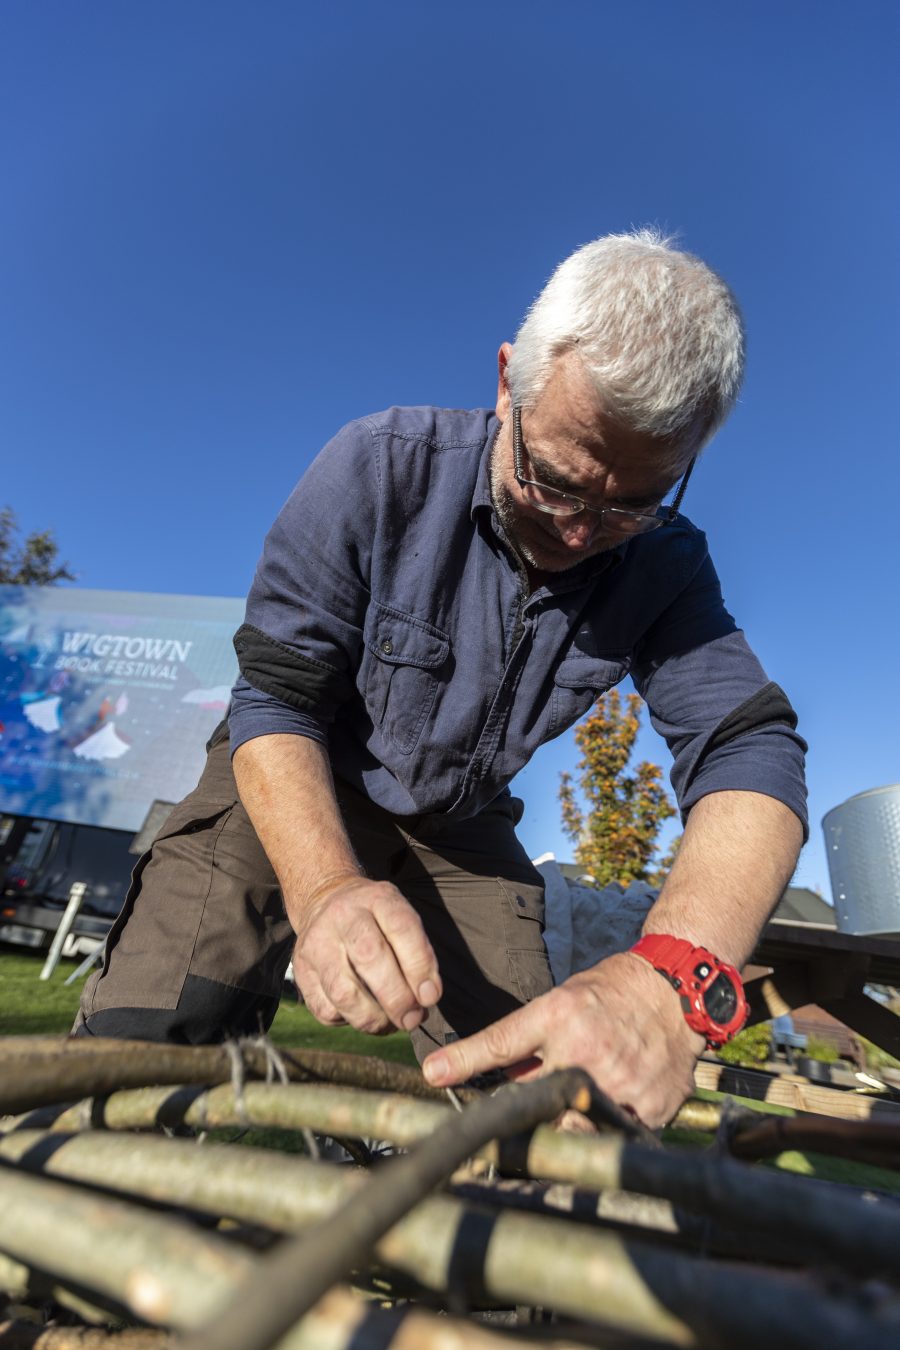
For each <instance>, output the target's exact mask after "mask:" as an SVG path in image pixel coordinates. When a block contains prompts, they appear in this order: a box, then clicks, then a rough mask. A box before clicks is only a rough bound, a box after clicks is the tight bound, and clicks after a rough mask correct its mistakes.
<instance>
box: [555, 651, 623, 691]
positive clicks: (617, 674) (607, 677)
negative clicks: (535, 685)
mask: <svg viewBox="0 0 900 1350" xmlns="http://www.w3.org/2000/svg"><path fill="white" fill-rule="evenodd" d="M630 665H631V658H630V657H628V656H622V657H616V658H606V657H600V656H587V655H586V654H584V653H582V652H579V653H578V654H577V655H575V656H567V657H566V659H565V660H564V661H561V662H560V663H559V666H558V667H557V670H556V674H555V675H554V677H553V678H554V681H555V682H556V684H559V685H562V687H563V688H564V689H594V690H596V691H597V692H600V691H602V690H606V689H611V688H612V687H613V685H614V684H618V683H619V681H620V680H622V679H624V678H625V676H626V675H627V674H628V669H629V667H630Z"/></svg>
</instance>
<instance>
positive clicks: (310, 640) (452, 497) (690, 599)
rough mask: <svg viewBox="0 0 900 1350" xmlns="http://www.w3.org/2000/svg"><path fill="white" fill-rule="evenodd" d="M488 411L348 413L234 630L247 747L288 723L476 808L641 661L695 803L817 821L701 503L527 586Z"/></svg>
mask: <svg viewBox="0 0 900 1350" xmlns="http://www.w3.org/2000/svg"><path fill="white" fill-rule="evenodd" d="M498 427H499V423H498V421H497V419H496V417H495V415H494V414H493V413H492V412H490V411H487V410H484V409H481V410H475V411H451V410H445V409H439V408H391V409H389V410H388V411H387V412H383V413H378V414H376V415H374V416H372V417H366V418H363V419H361V420H360V421H357V422H351V423H350V424H349V425H348V426H346V427H344V428H343V429H342V430H341V431H340V432H339V433H338V434H337V436H336V437H335V438H334V440H332V441H331V442H330V443H329V444H328V445H327V446H326V447H325V449H324V450H323V451H322V452H321V454H320V455H319V456H318V457H317V459H316V460H315V461H314V463H313V464H312V465H311V466H310V468H309V469H308V471H307V472H306V473H305V474H304V476H303V478H302V479H301V480H300V482H299V484H298V485H297V487H296V489H295V490H294V492H293V494H292V495H291V497H290V498H289V500H288V502H287V504H286V505H285V507H284V509H283V510H282V511H281V513H280V515H279V516H278V518H277V520H276V521H275V524H274V525H273V527H272V529H271V531H270V533H269V535H268V537H267V539H266V542H265V547H264V551H263V555H262V558H261V560H260V563H259V566H258V568H257V572H256V577H255V580H254V582H253V586H252V589H251V591H250V595H249V598H248V601H247V612H246V622H245V624H244V625H243V626H242V627H241V628H240V629H239V631H238V633H237V634H236V637H235V648H236V650H237V653H238V659H239V662H240V667H241V676H240V678H239V679H238V682H237V684H236V685H235V688H234V693H233V701H232V707H231V712H230V719H229V720H230V734H231V746H232V751H234V750H235V749H237V747H238V746H239V745H241V744H242V743H243V742H244V741H247V740H251V739H253V738H254V737H256V736H264V735H268V734H270V733H273V732H290V733H296V734H299V735H302V736H308V737H311V738H312V739H314V740H317V741H320V742H322V743H323V744H327V747H328V751H329V756H330V759H331V764H332V767H333V770H334V772H335V774H337V775H338V777H340V778H343V779H345V780H346V781H347V782H348V783H350V784H351V785H352V786H354V787H356V788H357V789H359V790H361V791H363V792H364V793H366V794H367V795H368V796H369V797H370V798H371V799H372V800H373V801H375V802H376V803H378V804H379V805H380V806H383V807H385V808H386V809H387V810H389V811H391V812H393V813H395V814H397V815H400V816H410V815H419V814H422V813H431V812H440V813H443V814H446V815H451V816H457V817H466V816H470V815H473V814H475V813H476V812H477V811H479V810H481V809H482V808H483V807H484V806H485V805H487V803H488V802H490V801H492V800H493V798H495V797H496V796H497V795H498V794H499V793H500V792H502V791H504V789H506V786H507V784H508V783H509V782H510V780H511V779H512V778H513V777H514V775H515V774H516V773H517V772H518V771H519V770H520V769H521V768H522V767H523V765H525V764H526V763H527V762H528V760H529V759H530V758H531V756H532V755H533V753H534V751H535V750H536V749H537V747H538V746H539V745H541V744H543V743H544V742H545V741H548V740H551V739H552V738H553V737H554V736H558V735H560V733H561V732H563V731H565V730H566V728H567V727H570V726H572V724H573V723H574V722H576V721H577V720H578V719H579V718H580V717H582V716H583V715H584V714H585V713H586V712H587V711H588V709H589V708H590V707H591V705H592V704H593V702H594V700H595V699H596V698H597V696H598V695H599V694H602V693H603V692H604V690H607V689H609V688H611V686H613V685H615V684H617V683H618V682H619V681H620V680H622V679H623V678H624V677H625V676H626V675H629V674H630V675H631V677H632V679H633V681H634V684H635V687H636V688H637V690H638V692H639V693H640V694H641V695H642V696H643V698H644V699H646V701H647V704H648V705H649V708H650V712H651V717H652V720H653V724H654V726H655V727H656V728H657V730H658V731H659V732H660V733H661V734H662V735H663V736H664V737H665V739H666V741H667V742H668V744H669V747H670V749H671V751H672V754H673V756H674V764H673V768H672V784H673V787H674V789H675V793H676V796H677V798H678V801H679V804H680V807H681V810H682V812H683V813H686V812H687V811H688V810H689V809H690V807H691V806H692V805H693V803H694V802H696V801H697V800H698V798H699V797H701V796H703V795H705V794H706V793H709V792H716V791H720V790H722V789H746V790H749V791H753V792H761V793H765V794H767V795H769V796H772V797H776V798H778V799H779V800H781V801H783V802H784V803H785V804H786V805H787V806H789V807H790V808H791V809H792V810H793V811H794V812H795V813H796V814H797V815H798V816H799V817H800V819H801V820H802V821H803V822H804V825H805V821H806V815H805V789H804V782H803V752H804V750H805V746H804V743H803V741H802V740H801V738H800V737H799V736H798V735H797V734H796V731H795V729H794V728H795V725H796V718H795V717H794V714H793V711H792V709H791V707H790V704H789V703H788V701H787V699H786V697H785V696H784V694H783V693H782V691H781V690H780V689H779V688H778V686H777V685H774V684H772V683H770V682H769V681H768V679H767V677H766V675H765V673H764V672H763V670H762V667H761V666H760V664H759V662H758V661H757V659H756V657H755V656H754V655H753V653H752V652H751V651H750V649H749V647H748V646H747V643H746V641H745V639H744V637H743V634H742V633H741V632H740V631H739V630H738V629H737V627H736V625H735V623H734V620H733V619H732V618H731V616H730V615H729V614H728V612H727V611H726V609H725V607H724V605H723V602H722V596H721V591H720V587H719V582H718V579H717V577H716V573H715V570H714V568H713V565H712V562H711V560H710V558H709V554H708V551H707V546H706V540H705V537H704V535H703V534H702V533H701V531H700V530H698V529H697V528H696V527H695V526H694V525H692V524H691V523H690V521H688V520H687V519H685V517H684V516H678V517H677V519H676V520H675V522H674V523H672V524H667V525H665V526H663V527H662V528H660V529H658V530H655V531H653V532H652V533H651V534H647V535H643V536H638V537H635V538H632V539H630V540H629V541H627V542H625V543H623V544H621V545H620V546H619V547H617V548H616V549H614V550H613V551H611V552H608V553H604V554H601V555H600V556H598V557H597V558H593V559H589V560H588V561H586V562H584V563H581V564H579V565H578V566H577V567H574V568H572V569H571V570H570V571H566V572H563V573H560V574H558V575H557V576H555V577H554V578H553V579H552V580H551V582H550V583H549V584H548V585H546V586H542V587H541V588H540V589H539V590H537V591H535V592H533V593H529V590H528V586H527V582H526V578H525V574H524V571H523V569H522V567H521V565H520V563H519V562H518V561H517V559H516V556H515V554H514V553H513V551H512V549H511V548H510V546H509V544H508V542H507V540H506V538H505V536H504V533H503V528H502V526H501V525H500V522H499V521H498V519H497V516H496V514H495V512H494V510H493V507H492V504H491V497H490V486H489V460H490V452H491V446H492V443H493V438H494V435H495V433H496V431H497V430H498Z"/></svg>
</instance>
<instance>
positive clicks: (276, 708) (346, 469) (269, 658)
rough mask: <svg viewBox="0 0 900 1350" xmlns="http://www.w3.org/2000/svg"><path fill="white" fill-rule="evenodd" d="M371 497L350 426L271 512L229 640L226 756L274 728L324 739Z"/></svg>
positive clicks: (360, 573)
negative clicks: (231, 669)
mask: <svg viewBox="0 0 900 1350" xmlns="http://www.w3.org/2000/svg"><path fill="white" fill-rule="evenodd" d="M377 494H378V463H377V452H376V448H375V445H374V443H373V438H372V436H371V433H370V431H369V430H368V428H367V426H366V424H365V423H361V422H355V423H351V424H350V425H349V426H347V427H344V428H343V429H342V430H341V431H340V432H339V433H338V435H337V436H336V437H335V438H334V440H332V441H331V442H329V444H328V445H327V446H326V447H325V449H324V450H323V451H322V452H321V454H320V455H319V456H318V457H317V458H316V460H315V461H314V462H313V464H312V465H311V466H310V468H309V469H308V471H307V472H306V473H305V474H304V476H303V478H302V479H301V480H300V482H299V484H298V485H297V487H296V488H295V490H294V491H293V493H292V494H291V496H290V497H289V499H288V501H287V502H286V504H285V506H284V507H283V509H282V510H281V512H280V513H279V515H278V517H277V519H276V521H275V523H274V525H273V526H272V529H271V530H270V531H269V534H268V535H267V537H266V541H265V545H264V548H263V554H262V557H261V559H260V561H259V565H258V566H257V569H256V575H255V577H254V581H253V585H252V587H251V590H250V594H249V596H248V599H247V610H246V616H245V621H244V623H243V624H242V625H241V627H240V628H239V629H238V631H237V633H236V634H235V638H234V646H235V651H236V653H237V657H238V665H239V668H240V675H239V678H238V680H237V682H236V684H235V686H234V689H233V691H232V704H231V710H230V713H229V729H230V736H231V751H232V754H233V753H234V751H235V750H236V749H237V748H238V746H239V745H242V744H243V743H244V742H245V741H248V740H252V739H254V738H255V737H257V736H265V735H272V734H278V733H288V734H294V735H301V736H308V737H310V738H311V739H313V740H317V741H320V742H322V743H325V742H326V741H327V736H328V727H329V726H330V724H331V723H332V722H333V721H334V718H335V716H336V715H337V712H338V709H339V708H340V707H341V705H342V704H343V703H344V702H346V701H347V700H348V699H349V698H350V697H351V696H352V694H353V692H354V689H355V679H356V672H357V669H358V666H359V660H360V653H361V649H362V630H363V622H364V617H365V610H366V606H367V604H368V597H369V572H370V566H371V549H372V542H373V532H374V528H375V509H376V503H377Z"/></svg>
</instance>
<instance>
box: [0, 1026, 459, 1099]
mask: <svg viewBox="0 0 900 1350" xmlns="http://www.w3.org/2000/svg"><path fill="white" fill-rule="evenodd" d="M240 1052H241V1058H242V1061H243V1064H244V1068H245V1070H246V1072H247V1075H248V1077H249V1076H255V1077H256V1078H265V1077H266V1076H267V1070H268V1071H269V1073H270V1072H271V1063H270V1061H269V1060H268V1059H267V1055H266V1050H265V1048H264V1047H263V1046H262V1045H261V1044H260V1043H258V1042H250V1043H247V1042H241V1045H240ZM278 1054H279V1056H280V1058H281V1060H282V1062H283V1064H284V1067H285V1069H286V1071H287V1074H288V1077H289V1078H291V1079H292V1080H294V1081H297V1082H304V1081H309V1080H316V1079H319V1080H322V1081H325V1082H338V1083H340V1082H343V1083H348V1084H351V1085H353V1086H356V1087H368V1088H375V1089H379V1090H385V1091H390V1092H403V1093H406V1094H407V1095H409V1096H414V1097H424V1098H428V1099H430V1100H432V1101H446V1095H445V1093H444V1092H442V1091H441V1090H440V1089H438V1088H431V1087H429V1086H428V1084H427V1083H426V1082H425V1080H424V1078H423V1077H422V1075H421V1073H420V1072H419V1070H418V1069H413V1068H410V1067H408V1066H407V1065H404V1064H391V1063H388V1062H387V1061H385V1060H381V1059H374V1058H369V1057H366V1056H363V1055H347V1054H335V1053H333V1052H332V1051H330V1050H302V1049H299V1050H283V1049H281V1048H279V1050H278ZM231 1078H232V1059H231V1057H230V1055H229V1053H228V1051H227V1050H226V1049H225V1048H224V1046H221V1045H154V1044H150V1043H149V1042H147V1041H119V1040H101V1039H99V1038H96V1037H95V1038H88V1037H83V1038H79V1039H73V1040H64V1039H62V1040H52V1041H50V1042H48V1040H47V1038H46V1037H43V1036H39V1037H31V1036H10V1037H7V1038H5V1039H3V1040H0V1114H3V1113H7V1114H9V1113H12V1112H16V1111H28V1110H31V1109H33V1108H34V1107H38V1106H47V1105H52V1104H53V1103H54V1102H67V1101H68V1102H71V1101H77V1100H79V1099H80V1098H82V1097H89V1096H98V1095H100V1094H103V1093H106V1092H111V1091H114V1090H116V1089H118V1088H126V1087H144V1086H147V1085H153V1084H165V1083H204V1084H212V1083H228V1082H230V1081H231ZM480 1095H481V1094H479V1093H476V1092H473V1091H472V1090H471V1089H466V1088H461V1089H459V1090H458V1091H457V1096H459V1098H460V1100H461V1101H472V1100H475V1099H477V1097H479V1096H480Z"/></svg>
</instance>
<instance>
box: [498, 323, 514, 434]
mask: <svg viewBox="0 0 900 1350" xmlns="http://www.w3.org/2000/svg"><path fill="white" fill-rule="evenodd" d="M511 356H512V343H511V342H504V343H503V344H502V345H501V347H500V350H499V352H498V353H497V406H496V413H497V416H498V417H499V418H500V421H501V422H505V421H506V419H507V417H509V414H510V412H511V411H512V398H511V397H510V393H509V384H508V383H507V379H506V367H507V366H508V365H509V358H510V357H511Z"/></svg>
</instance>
